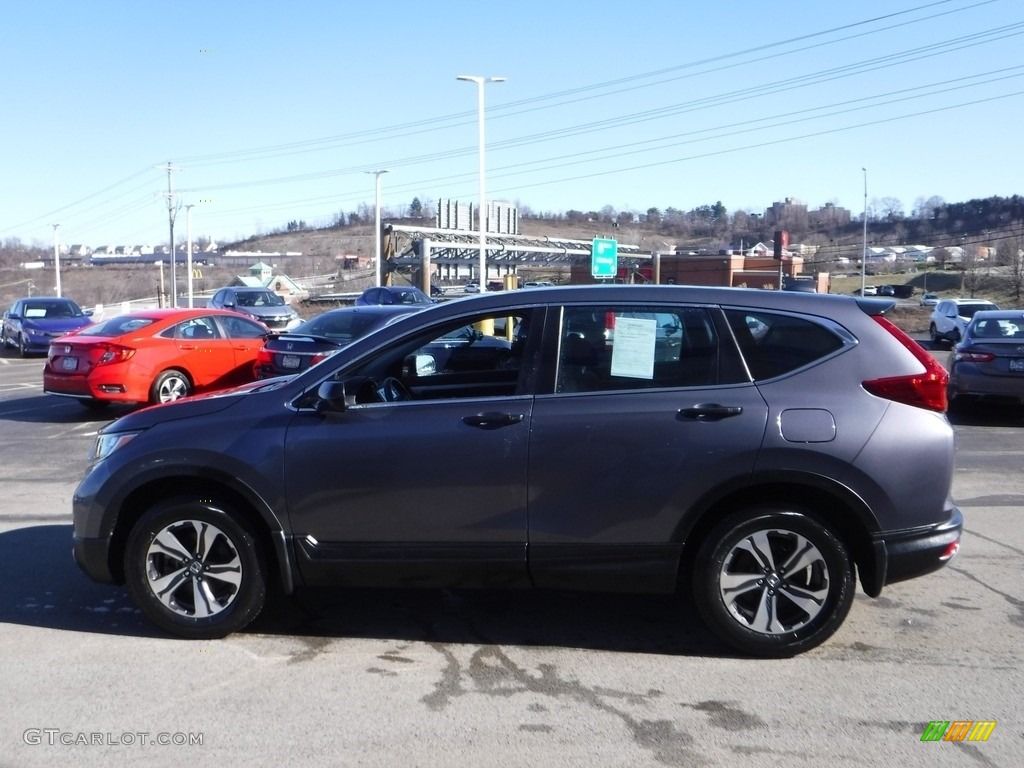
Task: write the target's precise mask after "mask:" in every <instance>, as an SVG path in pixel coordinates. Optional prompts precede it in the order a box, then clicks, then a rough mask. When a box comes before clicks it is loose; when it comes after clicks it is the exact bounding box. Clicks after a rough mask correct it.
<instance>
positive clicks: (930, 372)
mask: <svg viewBox="0 0 1024 768" xmlns="http://www.w3.org/2000/svg"><path fill="white" fill-rule="evenodd" d="M872 319H873V320H874V321H875V322H876V323H878V324H879V325H880V326H882V327H883V328H885V330H887V331H888V332H889V333H891V334H892V335H893V337H894V338H895V339H896V340H897V341H899V342H900V343H901V344H902V345H903V346H904V347H906V348H907V349H908V350H910V352H911V354H913V355H914V357H916V358H917V359H918V361H920V363H921V365H923V366H924V369H925V370H924V373H914V374H910V375H909V376H890V377H888V378H884V379H872V380H871V381H865V382H863V384H862V386H863V387H864V389H866V390H867V391H868V392H870V393H871V394H873V395H876V396H877V397H884V398H886V399H887V400H894V401H896V402H898V403H905V404H906V405H913V406H916V407H918V408H927V409H929V410H931V411H939V412H940V413H941V412H943V411H945V410H946V404H947V403H946V385H947V384H948V383H949V373H947V371H946V369H945V368H943V367H942V366H941V365H939V362H938V361H937V360H936V359H935V358H934V357H932V356H931V355H929V354H928V353H927V352H925V351H924V349H922V348H921V345H920V344H918V343H917V342H916V341H914V340H913V339H912V338H910V337H909V336H907V334H905V333H904V332H903V331H901V330H900V329H899V328H897V327H896V326H895V325H893V324H892V323H891V322H889V321H888V320H886V319H885V318H884V317H882V316H881V315H875V316H874V317H873V318H872Z"/></svg>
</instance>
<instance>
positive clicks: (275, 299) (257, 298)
mask: <svg viewBox="0 0 1024 768" xmlns="http://www.w3.org/2000/svg"><path fill="white" fill-rule="evenodd" d="M237 302H238V306H240V307H279V306H281V305H282V304H284V299H282V298H281V297H280V296H278V295H277V294H276V293H273V292H271V291H246V292H245V293H239V294H238V299H237Z"/></svg>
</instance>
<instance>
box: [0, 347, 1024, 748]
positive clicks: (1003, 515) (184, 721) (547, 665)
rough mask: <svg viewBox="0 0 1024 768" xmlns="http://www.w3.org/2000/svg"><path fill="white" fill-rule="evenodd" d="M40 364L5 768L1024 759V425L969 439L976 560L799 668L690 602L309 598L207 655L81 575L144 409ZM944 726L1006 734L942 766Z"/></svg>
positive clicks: (29, 387) (23, 480)
mask: <svg viewBox="0 0 1024 768" xmlns="http://www.w3.org/2000/svg"><path fill="white" fill-rule="evenodd" d="M937 354H938V355H940V359H941V355H942V354H944V353H939V352H937ZM42 365H43V360H42V359H41V358H31V359H27V360H22V359H20V358H17V357H15V356H14V355H13V353H7V354H5V355H4V356H3V357H2V358H0V423H2V425H3V428H2V433H0V434H2V438H0V477H2V480H3V488H4V491H3V496H2V499H3V500H2V502H0V551H2V552H3V553H4V556H3V557H2V558H0V575H2V578H3V584H4V585H5V588H4V598H3V600H2V601H0V649H2V651H3V654H4V658H5V661H6V664H5V675H4V679H5V682H6V690H7V696H5V697H4V699H3V703H2V704H0V713H2V718H0V719H2V722H3V723H4V729H3V733H2V734H0V755H2V760H0V762H2V763H4V764H12V765H19V766H20V765H29V766H32V765H50V764H54V763H55V762H57V761H60V762H63V763H70V764H74V765H108V764H110V763H111V762H114V761H117V762H124V763H129V762H140V761H141V760H142V759H144V760H145V763H146V764H147V765H180V764H181V763H182V762H185V761H189V762H192V761H197V760H201V761H203V762H207V761H217V762H218V763H220V764H223V765H241V764H248V765H271V764H280V763H284V762H287V763H290V764H306V763H312V762H318V763H330V764H345V765H382V766H383V765H392V764H395V763H403V764H411V765H424V766H430V765H438V766H440V765H453V764H461V765H469V764H473V765H526V764H540V763H545V764H552V765H583V764H591V765H626V764H629V765H646V764H661V765H710V766H717V765H722V766H726V765H730V766H731V765H738V764H744V765H776V764H781V763H785V764H789V765H818V764H829V765H863V764H876V765H882V764H894V763H896V762H901V763H903V764H905V765H977V764H981V765H995V766H1012V765H1019V764H1021V762H1022V761H1024V739H1022V736H1024V724H1022V723H1024V720H1022V711H1024V706H1022V705H1024V693H1021V691H1022V690H1024V673H1022V672H1021V669H1022V667H1024V665H1022V663H1021V662H1022V659H1021V656H1022V655H1024V651H1022V648H1024V644H1022V643H1021V633H1022V631H1024V576H1022V569H1021V558H1022V555H1024V532H1022V530H1021V526H1020V525H1019V510H1020V509H1021V508H1022V507H1024V483H1022V482H1021V480H1020V476H1021V470H1022V469H1024V466H1022V465H1024V452H1022V450H1021V438H1022V436H1024V420H1022V419H1021V416H1020V414H1007V413H1000V412H988V411H979V412H974V413H970V414H969V415H967V416H961V415H959V414H957V415H956V417H955V421H956V426H957V436H958V458H957V473H956V478H955V483H954V497H955V499H956V500H957V502H958V504H959V505H960V507H961V508H962V509H963V511H964V514H965V517H966V526H965V535H964V545H963V550H962V552H961V554H960V556H959V557H958V558H957V559H956V560H954V561H953V563H952V564H951V565H950V566H948V567H947V568H945V569H943V570H942V571H940V572H938V573H935V574H932V575H929V576H927V577H924V578H922V579H918V580H915V581H911V582H906V583H901V584H896V585H893V586H891V587H889V588H887V589H886V590H885V591H884V592H883V595H882V597H881V598H880V599H878V600H870V599H868V598H866V597H864V596H863V595H858V597H857V599H856V600H855V604H854V607H853V610H852V612H851V614H850V617H849V619H848V620H847V621H846V623H845V624H844V625H843V627H842V628H841V629H840V631H839V632H838V633H837V635H836V636H835V637H833V638H832V639H831V640H830V641H829V642H827V643H826V644H825V645H823V646H821V647H820V648H818V649H815V650H813V651H810V652H808V653H806V654H804V655H802V656H799V657H796V658H794V659H789V660H783V661H770V662H769V661H763V660H752V659H746V658H740V657H737V656H735V655H733V654H732V653H731V652H729V651H728V649H727V648H726V647H725V646H723V645H721V644H720V643H718V641H716V640H715V639H714V638H713V637H712V636H711V635H710V633H708V632H707V631H706V630H705V629H704V628H703V627H701V626H700V625H699V624H697V623H696V621H695V620H692V619H685V620H684V619H683V618H682V617H683V616H690V615H692V612H687V613H685V614H684V613H683V612H679V613H678V614H674V613H673V610H674V602H673V600H672V599H671V598H660V597H643V598H634V597H609V596H607V595H584V596H580V595H574V594H560V593H556V594H532V593H524V594H516V593H512V594H509V593H493V592H480V593H472V592H466V593H462V592H448V591H443V592H436V593H432V592H427V593H404V592H398V591H364V592H355V591H336V592H325V593H314V594H304V595H303V596H302V597H301V598H300V599H298V600H294V601H287V602H285V601H278V602H277V603H276V604H275V605H274V606H273V609H272V610H270V611H268V612H267V614H266V615H265V616H262V617H261V618H260V619H259V620H258V622H257V623H256V624H254V625H252V626H251V627H250V628H249V629H248V630H246V631H245V632H241V633H237V634H235V635H233V636H231V637H229V638H228V639H226V640H221V641H208V642H186V641H181V640H173V639H168V638H165V637H163V636H161V635H159V634H158V633H157V632H156V631H155V630H154V629H153V628H152V626H151V625H150V624H149V623H148V622H146V621H145V620H144V619H143V618H142V616H141V615H140V614H139V613H138V612H137V610H136V609H135V608H134V606H133V604H132V603H131V601H130V600H129V598H128V596H127V593H126V591H125V590H124V589H118V588H111V587H103V586H100V585H96V584H93V583H91V582H90V581H89V580H88V579H87V578H86V577H85V576H84V575H83V574H82V573H81V572H80V571H79V570H78V569H77V568H76V567H75V566H74V564H73V563H72V561H71V555H70V549H71V530H70V505H71V495H72V493H73V491H74V488H75V486H76V484H77V481H78V479H79V478H80V477H81V475H82V473H83V471H84V468H85V457H86V454H87V452H88V450H89V447H90V445H91V442H92V437H93V435H94V434H95V432H96V430H97V429H99V427H101V426H102V425H103V424H105V423H106V422H107V421H108V420H109V419H110V418H113V417H114V416H116V415H117V414H118V413H119V412H121V411H118V410H117V409H116V407H115V408H113V409H111V410H110V411H108V412H104V413H100V414H97V413H95V412H91V411H88V410H86V409H85V408H83V407H82V406H81V405H79V404H78V403H76V402H74V401H70V400H64V399H60V398H55V397H49V396H44V395H43V394H42V387H41V378H42V377H41V372H42ZM936 720H943V721H944V720H950V721H953V720H994V721H996V722H997V726H996V727H995V729H994V730H993V732H992V734H991V736H990V738H989V739H988V741H985V742H977V743H966V742H965V743H922V742H921V741H920V736H921V734H922V732H923V731H924V729H925V727H926V726H927V725H928V723H929V722H930V721H936ZM160 734H163V735H165V736H166V738H162V739H158V735H160ZM197 735H199V738H198V739H197V738H196V736H197ZM161 741H166V742H168V743H166V744H164V743H160V742H161ZM197 741H200V742H201V743H196V742H197ZM189 742H191V743H189ZM936 753H939V754H936ZM136 755H140V756H141V758H139V757H136Z"/></svg>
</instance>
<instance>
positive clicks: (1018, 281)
mask: <svg viewBox="0 0 1024 768" xmlns="http://www.w3.org/2000/svg"><path fill="white" fill-rule="evenodd" d="M999 255H1000V261H1001V262H1002V263H1003V264H1005V265H1006V266H1008V267H1009V268H1010V275H1009V276H1010V288H1012V289H1013V296H1014V298H1015V299H1017V301H1018V303H1019V302H1020V297H1021V294H1022V293H1024V235H1020V234H1017V235H1013V236H1012V237H1008V238H1007V239H1006V240H1004V241H1003V243H1002V244H1001V245H1000V246H999Z"/></svg>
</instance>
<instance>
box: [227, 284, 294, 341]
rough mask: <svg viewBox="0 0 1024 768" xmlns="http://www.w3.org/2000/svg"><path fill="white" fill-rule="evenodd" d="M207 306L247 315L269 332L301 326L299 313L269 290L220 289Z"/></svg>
mask: <svg viewBox="0 0 1024 768" xmlns="http://www.w3.org/2000/svg"><path fill="white" fill-rule="evenodd" d="M208 306H210V307H213V308H214V309H227V310H231V311H232V312H238V313H240V314H243V315H247V316H248V317H251V318H253V319H254V320H258V321H259V322H261V323H263V325H265V326H266V327H267V328H268V329H269V330H271V331H290V330H292V329H293V328H296V327H298V326H299V325H301V324H302V318H301V317H299V313H298V312H296V311H295V309H294V308H293V307H291V306H289V305H288V304H286V303H285V300H284V299H282V298H281V297H280V296H278V295H277V294H276V293H274V292H273V291H272V290H270V289H269V288H249V287H245V286H229V287H227V288H221V289H220V290H219V291H217V292H216V293H214V294H213V297H212V298H211V299H210V302H209V305H208Z"/></svg>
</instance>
